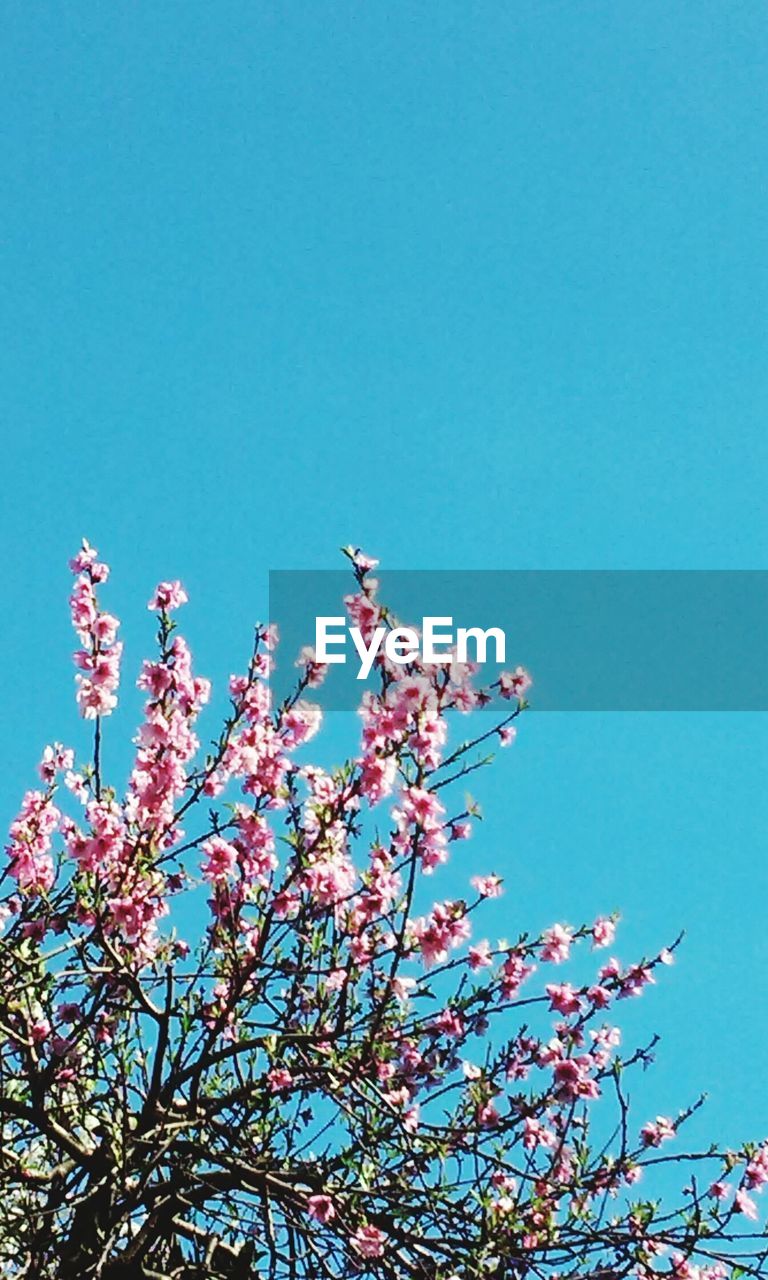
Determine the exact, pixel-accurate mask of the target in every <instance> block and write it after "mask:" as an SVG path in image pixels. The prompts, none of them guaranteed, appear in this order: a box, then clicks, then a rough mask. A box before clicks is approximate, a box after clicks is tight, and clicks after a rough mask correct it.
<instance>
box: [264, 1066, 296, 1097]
mask: <svg viewBox="0 0 768 1280" xmlns="http://www.w3.org/2000/svg"><path fill="white" fill-rule="evenodd" d="M267 1081H268V1083H269V1087H270V1089H271V1090H272V1092H273V1093H281V1092H282V1091H283V1089H290V1087H291V1085H292V1084H293V1076H292V1075H291V1073H290V1071H289V1070H288V1069H287V1067H273V1068H272V1070H271V1071H270V1072H269V1074H268V1075H267Z"/></svg>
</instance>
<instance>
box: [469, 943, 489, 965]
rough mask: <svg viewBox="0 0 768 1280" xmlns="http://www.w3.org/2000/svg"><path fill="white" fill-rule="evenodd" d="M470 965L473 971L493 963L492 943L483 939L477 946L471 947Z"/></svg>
mask: <svg viewBox="0 0 768 1280" xmlns="http://www.w3.org/2000/svg"><path fill="white" fill-rule="evenodd" d="M468 954H469V967H470V969H471V970H472V972H473V973H476V972H477V970H478V969H487V968H489V967H490V965H492V964H493V960H492V958H491V948H490V944H489V943H488V942H487V941H486V940H485V939H483V941H482V942H478V943H477V945H476V946H474V947H470V948H469V952H468Z"/></svg>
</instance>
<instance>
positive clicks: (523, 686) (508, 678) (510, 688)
mask: <svg viewBox="0 0 768 1280" xmlns="http://www.w3.org/2000/svg"><path fill="white" fill-rule="evenodd" d="M532 683H533V681H532V680H531V677H530V676H529V675H528V672H527V671H526V670H525V669H524V668H523V667H517V668H516V669H515V670H514V671H502V673H501V675H500V676H499V692H500V693H501V696H502V698H522V697H523V696H524V695H525V693H526V692H527V690H528V689H530V687H531V685H532Z"/></svg>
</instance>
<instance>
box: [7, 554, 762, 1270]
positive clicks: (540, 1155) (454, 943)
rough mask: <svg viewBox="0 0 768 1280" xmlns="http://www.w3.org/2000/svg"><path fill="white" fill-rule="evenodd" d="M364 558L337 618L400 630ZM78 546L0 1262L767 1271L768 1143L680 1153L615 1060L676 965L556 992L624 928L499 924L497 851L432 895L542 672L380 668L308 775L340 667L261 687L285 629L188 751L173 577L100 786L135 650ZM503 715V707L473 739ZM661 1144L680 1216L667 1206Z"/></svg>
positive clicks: (32, 861) (32, 1266)
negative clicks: (356, 719)
mask: <svg viewBox="0 0 768 1280" xmlns="http://www.w3.org/2000/svg"><path fill="white" fill-rule="evenodd" d="M349 556H350V560H351V562H352V571H353V573H354V578H355V586H354V590H353V592H352V594H351V595H350V596H349V597H348V599H347V600H346V607H347V609H348V611H349V614H350V617H351V618H352V620H353V621H354V623H355V624H356V625H357V626H359V627H360V628H361V630H362V631H363V634H370V632H371V629H372V628H373V627H374V626H375V625H377V624H381V623H382V622H383V623H384V624H385V625H389V623H390V621H391V620H390V618H389V615H388V613H387V612H386V610H384V609H383V608H382V607H381V605H380V604H379V603H378V600H377V589H378V587H377V583H376V582H375V580H374V579H373V578H372V577H371V570H372V569H373V568H374V565H375V562H373V561H371V560H370V559H368V558H366V557H365V556H363V555H362V553H360V552H358V551H354V550H352V549H350V550H349ZM71 567H72V569H73V571H74V574H75V586H74V591H73V593H72V597H71V608H72V620H73V623H74V627H75V630H76V632H77V635H78V639H79V644H80V647H79V648H78V650H77V653H76V655H75V661H76V665H77V668H78V675H77V686H78V687H77V702H78V705H79V708H80V712H81V714H82V715H83V716H84V717H85V718H86V719H87V720H90V721H92V722H93V726H94V746H93V754H92V756H91V758H90V759H89V760H88V762H87V763H85V762H78V761H75V759H74V757H73V753H72V751H70V750H66V749H64V748H63V747H61V746H58V745H56V746H53V747H48V748H46V750H45V753H44V755H43V759H42V763H41V765H40V769H39V772H40V779H41V781H40V783H39V784H38V785H37V787H36V788H35V789H33V790H30V791H28V792H27V794H26V795H25V796H24V799H23V802H22V805H21V811H20V812H19V815H18V817H17V818H16V820H15V822H14V823H13V825H12V827H11V831H10V839H9V842H8V845H7V854H6V860H5V866H4V875H3V892H4V897H3V898H2V905H1V906H0V914H1V915H2V921H3V934H2V936H1V937H0V1121H1V1123H2V1149H1V1150H0V1191H1V1192H2V1194H1V1195H0V1266H2V1268H3V1274H5V1275H7V1276H28V1277H74V1276H92V1277H120V1276H125V1277H128V1276H137V1277H139V1276H146V1277H156V1278H158V1277H179V1278H184V1277H189V1278H191V1277H198V1276H199V1277H202V1276H205V1277H218V1276H222V1277H223V1276H258V1277H265V1278H267V1277H268V1278H269V1280H283V1278H286V1280H287V1278H289V1277H291V1278H296V1280H299V1278H301V1280H310V1278H311V1280H323V1278H327V1280H340V1278H341V1277H348V1276H349V1277H352V1276H355V1277H361V1278H362V1277H377V1278H381V1280H470V1278H478V1280H479V1278H481V1277H486V1278H495V1280H511V1278H512V1277H521V1278H522V1277H529V1276H530V1277H541V1278H542V1280H543V1278H544V1277H560V1278H561V1280H598V1278H599V1280H613V1278H616V1280H618V1278H619V1277H623V1276H636V1277H638V1280H652V1278H653V1277H656V1276H672V1277H674V1278H675V1280H720V1278H721V1277H726V1276H728V1275H734V1276H737V1275H739V1274H741V1275H745V1274H746V1275H751V1276H758V1275H763V1274H765V1257H766V1253H765V1248H766V1243H767V1242H766V1239H765V1237H764V1236H763V1235H761V1234H760V1233H759V1231H758V1228H757V1225H756V1224H755V1222H754V1220H755V1219H756V1218H757V1216H758V1208H757V1206H758V1203H759V1202H758V1201H757V1199H756V1196H755V1193H756V1192H759V1191H760V1190H761V1189H762V1188H763V1186H764V1185H765V1183H766V1182H768V1146H758V1145H748V1146H745V1147H744V1148H743V1149H741V1150H738V1151H724V1150H720V1149H719V1148H718V1147H717V1146H712V1147H711V1148H709V1149H707V1150H704V1151H701V1150H693V1151H686V1150H684V1149H683V1148H682V1146H681V1135H680V1130H681V1129H682V1128H683V1126H684V1123H685V1121H686V1119H687V1118H688V1116H689V1115H690V1114H691V1112H692V1111H693V1110H695V1106H694V1107H692V1108H690V1109H689V1110H688V1111H686V1112H684V1113H682V1114H680V1115H677V1116H668V1117H667V1116H657V1117H655V1118H651V1117H645V1116H641V1117H639V1118H637V1119H633V1118H631V1116H630V1113H629V1108H628V1103H627V1094H626V1079H627V1073H628V1072H630V1071H631V1069H632V1067H633V1066H636V1065H642V1064H644V1063H646V1062H647V1061H648V1060H649V1056H650V1048H651V1046H645V1047H644V1048H639V1049H634V1050H632V1051H628V1052H626V1054H625V1055H624V1056H622V1053H621V1037H620V1033H619V1030H618V1028H617V1027H616V1025H615V1023H614V1020H613V1016H612V1014H613V1008H614V1005H615V1004H617V1003H618V1002H620V1001H621V1000H623V999H625V998H627V997H633V996H638V995H639V994H640V993H641V992H642V991H643V988H644V987H645V986H646V985H647V984H649V983H652V982H653V981H654V978H655V975H656V972H657V970H658V968H659V966H663V965H664V964H667V963H669V962H670V961H671V959H672V954H671V952H670V951H662V952H661V953H660V954H659V955H656V956H653V957H650V958H646V959H642V960H640V961H639V962H638V963H635V964H632V965H630V966H629V967H622V966H621V965H620V964H619V963H618V961H617V960H615V959H611V958H609V959H607V960H602V961H601V960H600V959H599V958H598V959H596V960H595V962H594V963H593V964H591V966H590V968H591V971H592V977H591V979H590V980H589V981H588V982H586V983H576V982H574V981H565V980H564V979H563V977H562V976H561V975H562V974H563V972H564V970H566V966H567V962H568V961H569V957H570V954H571V951H572V949H574V948H576V947H582V948H585V949H587V950H589V949H590V948H591V949H601V950H604V949H605V948H609V947H610V946H611V944H612V942H613V939H614V932H615V927H616V922H615V920H614V919H613V918H606V917H600V918H598V919H597V920H596V921H595V922H594V923H593V924H591V925H585V926H582V927H579V928H573V927H570V926H568V925H566V924H562V923H561V924H554V925H553V926H552V927H551V928H549V929H547V930H546V931H545V932H544V933H543V934H542V935H541V936H528V935H526V934H524V933H523V934H520V936H519V937H518V938H517V940H516V941H515V942H514V943H512V944H510V943H507V942H502V943H497V944H495V945H494V944H492V943H491V942H489V941H488V940H486V939H484V938H483V937H482V928H481V922H482V906H483V900H484V899H488V898H493V897H496V896H497V895H499V894H500V893H501V891H502V884H501V880H500V879H499V878H498V876H496V875H495V874H491V873H490V872H489V873H487V874H478V875H474V876H469V875H468V874H467V875H466V876H465V883H466V887H467V891H466V897H465V898H462V899H451V900H448V901H446V900H437V901H434V900H433V897H432V894H431V893H430V895H429V898H428V899H426V901H427V902H429V903H431V906H428V907H427V908H426V909H421V913H419V910H420V909H419V907H418V905H417V904H418V903H419V902H421V901H423V900H425V898H424V895H425V894H426V892H427V890H429V889H432V888H433V887H434V888H435V889H437V888H438V887H439V881H440V870H441V866H442V864H443V863H445V862H446V861H447V860H448V858H449V855H450V854H451V852H452V850H453V847H454V846H455V845H456V846H458V845H459V843H460V842H461V841H462V840H464V839H465V838H466V837H467V836H468V835H469V833H470V827H471V824H472V821H473V817H474V814H473V813H472V812H468V811H467V809H468V808H469V809H470V810H471V809H472V806H471V805H469V806H468V805H467V804H466V803H465V802H462V801H460V800H459V799H457V798H456V797H457V794H458V795H462V794H463V790H462V788H461V780H462V779H463V778H464V777H465V776H466V775H467V774H468V773H469V772H471V771H472V769H474V768H475V767H477V766H478V764H479V763H482V762H485V759H486V757H485V754H484V753H485V752H486V750H487V747H488V745H489V743H490V742H492V741H495V742H496V743H497V744H501V745H507V744H509V743H510V742H511V741H512V739H513V738H514V735H515V729H516V726H515V723H514V722H515V721H516V719H517V718H518V716H519V714H520V712H521V710H523V708H524V706H525V693H526V689H527V685H528V683H529V682H528V678H527V676H526V674H525V672H524V671H523V670H522V669H520V668H518V669H517V670H516V671H515V672H513V673H509V674H504V675H502V676H501V677H500V678H499V679H498V680H497V681H495V682H494V684H493V686H492V687H490V688H486V689H483V688H481V687H479V686H478V684H477V679H478V673H477V671H476V670H473V669H472V668H471V667H469V666H466V665H465V666H459V665H458V664H454V665H453V666H452V667H446V666H441V667H439V668H432V669H429V668H427V667H424V666H422V665H419V663H418V662H417V661H414V662H413V663H410V664H409V665H407V666H400V665H393V664H390V663H388V662H387V660H386V659H385V660H383V661H380V662H379V665H378V675H377V680H378V684H377V691H376V693H370V692H369V693H366V695H365V696H364V697H363V699H362V705H361V707H360V714H361V719H362V741H361V744H360V746H359V750H358V751H357V753H356V754H353V755H352V757H351V758H350V759H349V760H347V761H346V762H345V763H344V764H343V765H342V766H341V767H339V768H337V769H335V770H333V771H326V770H323V769H320V768H318V767H313V766H312V765H311V764H308V763H306V761H305V759H304V757H305V756H306V752H305V751H304V750H303V749H304V747H305V744H307V743H308V742H309V740H310V739H311V738H312V737H313V736H314V735H315V734H316V733H317V731H318V730H319V728H320V723H321V714H320V710H319V708H318V706H317V705H316V704H314V703H313V702H312V700H311V689H312V688H313V687H314V686H317V685H318V684H320V683H321V682H322V680H323V677H324V674H325V672H324V670H323V669H322V668H321V667H320V666H319V665H318V663H317V662H316V661H315V659H314V655H313V654H312V653H311V652H309V651H305V652H304V653H303V655H302V657H301V660H300V665H299V674H298V676H297V681H296V688H295V692H294V693H293V695H292V696H291V697H289V698H287V699H286V700H285V701H284V702H283V703H282V704H281V705H279V706H276V705H272V703H271V699H270V691H269V682H268V676H269V672H270V669H271V666H272V663H273V650H274V647H275V643H276V636H275V633H274V631H273V630H272V629H259V630H258V631H257V632H256V637H255V644H254V647H253V650H252V654H251V657H250V661H249V662H248V665H247V669H246V670H245V672H244V674H242V675H237V676H234V677H233V678H232V679H231V682H230V690H229V692H230V699H231V701H230V710H229V714H228V715H227V718H226V720H225V723H224V725H223V728H222V731H221V734H220V736H219V737H218V738H217V739H216V740H215V741H214V743H213V745H212V747H211V749H210V751H209V752H208V754H207V755H203V754H201V750H200V744H199V742H198V737H197V726H196V721H197V719H198V715H199V713H200V711H201V709H202V708H203V706H204V704H205V703H206V702H207V701H208V697H209V686H208V683H207V682H206V681H205V680H204V679H202V678H200V677H199V676H197V675H195V674H194V671H193V666H192V659H191V655H190V652H189V649H188V647H187V645H186V644H185V642H184V640H183V639H182V638H181V636H180V635H179V633H178V631H177V629H176V623H175V621H174V615H175V612H176V611H177V610H178V608H179V607H180V606H181V605H182V604H184V603H185V601H186V596H185V593H184V591H183V589H182V587H181V586H180V584H179V583H178V582H173V583H162V584H161V585H160V586H159V587H158V588H157V589H156V591H155V593H154V595H153V596H152V599H151V601H150V609H152V610H153V611H155V612H156V614H157V618H158V653H157V656H156V657H155V658H154V659H153V660H152V661H147V662H145V663H144V664H143V666H142V668H141V672H140V675H139V680H138V683H139V686H140V688H141V689H142V690H143V691H144V692H145V695H146V708H145V714H144V718H143V722H142V724H141V726H140V728H139V730H138V733H137V736H136V738H135V757H134V764H133V768H132V771H131V773H130V777H129V778H128V781H127V785H126V786H125V788H124V790H118V788H117V786H116V785H115V782H114V781H113V780H110V779H108V778H107V777H105V776H104V772H103V768H102V751H101V743H102V734H103V733H104V729H105V724H106V722H107V720H108V717H109V716H110V714H111V713H112V711H113V710H114V708H115V705H116V700H117V690H118V684H119V676H120V665H121V645H120V642H119V641H118V639H117V636H118V629H119V624H118V621H117V619H116V618H114V617H113V616H112V615H110V614H108V613H106V612H104V611H103V609H102V607H101V604H100V602H99V600H98V599H97V591H99V592H100V590H101V588H102V586H103V584H104V583H105V582H106V580H107V577H108V570H107V567H106V566H105V565H104V564H102V563H100V562H99V561H98V559H97V556H96V552H95V551H94V550H93V549H92V548H91V547H89V546H88V544H87V543H84V544H83V547H82V549H81V551H80V552H79V553H78V555H77V556H76V557H75V559H74V560H73V561H72V566H71ZM489 707H497V708H498V716H497V718H496V719H495V720H494V721H493V724H492V727H488V725H487V715H486V717H485V719H484V725H485V727H483V725H482V724H481V726H480V728H478V730H477V731H476V732H475V734H474V736H472V733H471V732H470V734H469V735H467V734H466V728H465V726H466V723H467V720H466V717H468V716H470V717H471V714H472V712H473V711H474V709H475V708H486V709H487V708H489ZM457 723H460V724H461V726H462V732H461V741H457V742H456V743H454V741H453V740H452V739H449V728H450V727H451V725H452V724H453V725H454V726H455V725H456V724H457ZM465 739H468V740H465ZM461 856H462V854H461V852H460V850H459V849H458V848H457V850H456V857H457V858H460V857H461ZM427 877H431V878H430V879H427ZM195 934H196V936H195ZM596 1104H597V1105H596ZM665 1165H666V1166H670V1167H671V1168H672V1169H674V1170H678V1171H679V1173H680V1178H679V1195H678V1196H677V1198H676V1199H674V1200H673V1201H672V1202H671V1203H666V1202H665V1201H663V1200H659V1199H658V1198H657V1196H656V1194H655V1192H654V1180H655V1179H656V1178H657V1177H658V1176H659V1175H660V1173H661V1170H660V1168H659V1167H660V1166H665ZM663 1181H664V1185H665V1187H666V1186H667V1185H668V1184H669V1183H670V1179H669V1178H668V1177H667V1176H664V1179H663Z"/></svg>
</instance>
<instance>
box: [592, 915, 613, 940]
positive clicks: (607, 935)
mask: <svg viewBox="0 0 768 1280" xmlns="http://www.w3.org/2000/svg"><path fill="white" fill-rule="evenodd" d="M615 936H616V924H615V922H614V921H613V920H611V919H610V917H609V916H598V918H597V920H596V921H595V923H594V924H593V925H592V946H593V947H610V945H611V943H612V942H613V940H614V938H615Z"/></svg>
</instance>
